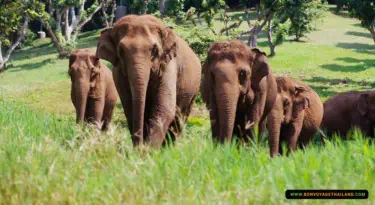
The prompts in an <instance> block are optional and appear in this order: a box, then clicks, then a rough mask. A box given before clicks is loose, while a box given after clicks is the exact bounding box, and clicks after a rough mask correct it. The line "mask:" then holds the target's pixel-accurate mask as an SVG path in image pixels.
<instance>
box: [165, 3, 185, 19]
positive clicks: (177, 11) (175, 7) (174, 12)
mask: <svg viewBox="0 0 375 205" xmlns="http://www.w3.org/2000/svg"><path fill="white" fill-rule="evenodd" d="M183 9H184V0H167V1H166V5H165V14H166V15H168V16H176V17H177V16H179V17H182V18H183V13H184V12H183Z"/></svg>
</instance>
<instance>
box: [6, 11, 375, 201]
mask: <svg viewBox="0 0 375 205" xmlns="http://www.w3.org/2000/svg"><path fill="white" fill-rule="evenodd" d="M233 15H241V14H240V13H238V12H236V13H233ZM98 34H99V31H95V32H87V33H83V34H82V35H81V36H80V40H79V47H80V48H85V47H92V48H93V49H94V47H95V46H96V40H97V38H98ZM303 40H304V42H294V41H287V42H286V43H284V44H283V45H281V46H280V47H278V48H277V52H278V54H277V56H275V57H272V58H270V63H271V68H272V71H273V72H274V73H275V74H276V75H288V76H292V77H295V78H298V79H300V80H302V81H304V82H306V83H307V84H308V85H310V86H311V87H312V88H314V89H315V90H316V91H317V92H318V94H319V95H320V96H321V98H322V100H323V101H324V100H325V99H327V98H328V97H330V96H332V95H334V94H336V93H338V92H342V91H346V90H363V89H373V88H374V87H375V78H374V76H375V57H374V56H375V45H374V43H373V41H372V39H371V37H370V35H369V34H368V31H366V30H365V29H363V28H361V27H360V24H359V21H357V20H354V19H351V18H349V17H348V16H347V15H346V14H345V13H343V14H340V15H335V14H332V13H330V12H328V13H327V15H326V17H325V19H324V22H323V23H319V24H318V25H317V30H316V31H314V32H312V33H311V34H309V35H308V36H307V38H305V39H303ZM265 41H266V39H265V38H264V35H261V38H260V43H259V44H260V47H261V48H262V49H263V50H265V51H266V52H268V48H267V47H266V43H265ZM35 44H36V45H35V46H34V47H32V48H26V49H23V50H21V51H19V52H18V53H16V54H15V55H14V56H13V58H12V64H13V65H14V67H12V68H11V69H9V70H7V71H5V72H3V73H1V74H0V82H1V85H0V125H1V126H0V204H197V203H198V204H321V203H324V204H357V203H360V204H374V203H375V196H374V195H373V194H374V193H375V145H374V144H373V143H370V142H369V141H368V140H365V139H363V138H361V135H360V133H355V134H354V136H353V137H354V138H355V140H353V141H349V142H341V141H338V142H328V143H327V144H326V145H325V146H321V145H319V144H318V143H316V144H314V145H313V146H310V147H309V148H308V149H306V150H305V151H301V150H299V151H297V152H296V153H295V154H293V155H292V156H290V157H285V156H282V157H277V158H275V159H270V158H269V152H268V147H267V144H266V141H265V140H263V141H261V142H259V143H257V144H253V145H251V146H249V147H236V146H234V145H224V146H215V145H213V144H212V141H211V139H210V128H209V122H208V120H207V111H206V110H205V108H204V107H203V106H202V105H196V106H195V111H194V113H193V116H192V117H191V118H190V121H189V123H188V125H187V127H186V129H185V133H184V137H183V139H182V140H180V141H178V142H177V143H176V144H175V145H174V146H171V147H167V148H165V149H162V150H148V151H142V152H139V151H137V150H135V149H134V148H133V147H132V145H131V140H130V137H129V133H128V131H127V129H126V127H125V126H126V123H125V120H124V116H123V114H122V111H121V106H120V105H118V106H117V107H116V114H115V119H114V125H113V126H114V130H113V131H111V132H109V133H106V134H103V133H98V132H96V131H94V130H92V129H90V127H88V128H84V129H80V128H77V127H76V126H75V120H74V118H75V116H74V109H73V106H72V103H71V101H70V94H69V92H70V80H69V78H68V75H67V69H68V61H67V60H60V59H57V57H56V53H55V50H54V48H53V47H52V46H51V45H50V44H49V42H48V41H46V40H38V41H37V42H36V43H35ZM286 189H368V190H369V193H370V198H369V199H368V200H362V201H350V200H348V201H343V200H341V201H324V200H316V201H312V200H301V201H291V200H286V199H285V190H286Z"/></svg>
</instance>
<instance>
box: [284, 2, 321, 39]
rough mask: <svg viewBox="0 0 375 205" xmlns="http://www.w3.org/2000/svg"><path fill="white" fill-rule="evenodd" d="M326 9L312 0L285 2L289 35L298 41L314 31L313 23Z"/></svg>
mask: <svg viewBox="0 0 375 205" xmlns="http://www.w3.org/2000/svg"><path fill="white" fill-rule="evenodd" d="M325 11H326V9H325V7H324V6H322V4H321V3H320V1H314V0H299V1H295V0H287V1H286V2H285V9H284V10H283V12H285V15H287V17H288V18H289V19H290V21H291V25H290V30H289V34H290V35H294V36H295V40H296V41H299V40H300V39H301V38H302V37H303V36H305V35H306V33H309V32H311V31H312V30H314V26H313V23H314V22H315V21H316V20H318V19H319V18H320V17H321V16H322V15H321V14H322V12H325Z"/></svg>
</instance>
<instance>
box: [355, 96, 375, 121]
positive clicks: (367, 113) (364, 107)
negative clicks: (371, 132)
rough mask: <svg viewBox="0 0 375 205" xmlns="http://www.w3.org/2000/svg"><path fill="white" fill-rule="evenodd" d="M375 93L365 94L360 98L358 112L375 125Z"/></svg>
mask: <svg viewBox="0 0 375 205" xmlns="http://www.w3.org/2000/svg"><path fill="white" fill-rule="evenodd" d="M374 105H375V93H374V92H365V93H362V94H361V95H360V96H359V100H358V107H357V110H358V112H359V114H360V115H361V116H363V117H365V118H367V119H368V120H370V121H371V122H373V123H375V106H374Z"/></svg>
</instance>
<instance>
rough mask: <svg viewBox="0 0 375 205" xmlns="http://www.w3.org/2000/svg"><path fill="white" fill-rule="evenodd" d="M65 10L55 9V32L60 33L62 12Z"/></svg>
mask: <svg viewBox="0 0 375 205" xmlns="http://www.w3.org/2000/svg"><path fill="white" fill-rule="evenodd" d="M63 12H65V11H61V10H59V9H57V10H56V33H61V31H62V29H61V19H62V14H63Z"/></svg>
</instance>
